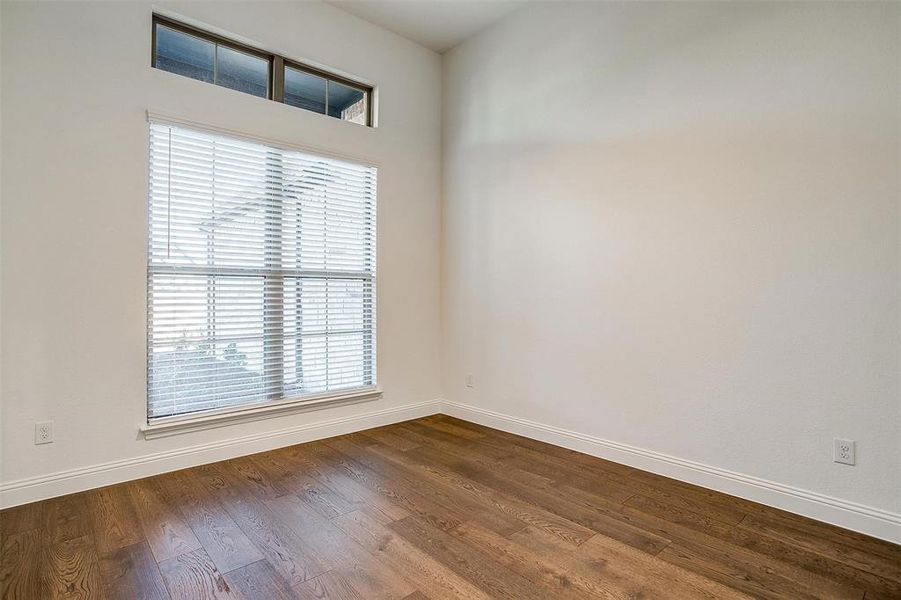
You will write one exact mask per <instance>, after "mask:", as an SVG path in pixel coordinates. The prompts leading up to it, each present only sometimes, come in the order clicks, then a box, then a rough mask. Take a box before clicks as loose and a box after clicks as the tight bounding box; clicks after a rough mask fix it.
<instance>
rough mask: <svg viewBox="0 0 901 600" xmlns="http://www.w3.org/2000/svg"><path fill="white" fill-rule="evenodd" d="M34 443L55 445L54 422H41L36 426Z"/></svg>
mask: <svg viewBox="0 0 901 600" xmlns="http://www.w3.org/2000/svg"><path fill="white" fill-rule="evenodd" d="M34 443H35V444H52V443H53V421H41V422H40V423H35V424H34Z"/></svg>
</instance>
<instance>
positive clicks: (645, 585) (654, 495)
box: [0, 415, 901, 600]
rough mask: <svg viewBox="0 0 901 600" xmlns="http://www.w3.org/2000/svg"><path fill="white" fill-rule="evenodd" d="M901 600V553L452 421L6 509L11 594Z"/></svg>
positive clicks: (2, 532) (1, 539) (2, 588)
mask: <svg viewBox="0 0 901 600" xmlns="http://www.w3.org/2000/svg"><path fill="white" fill-rule="evenodd" d="M748 597H752V598H790V599H813V598H830V599H863V598H865V599H866V600H873V599H880V598H894V599H901V547H899V546H897V545H894V544H890V543H888V542H884V541H880V540H875V539H873V538H869V537H867V536H864V535H861V534H858V533H854V532H850V531H846V530H843V529H840V528H838V527H834V526H832V525H827V524H823V523H818V522H816V521H812V520H810V519H805V518H803V517H800V516H797V515H793V514H790V513H786V512H784V511H781V510H777V509H774V508H770V507H766V506H762V505H759V504H755V503H753V502H749V501H747V500H743V499H740V498H734V497H730V496H727V495H725V494H720V493H718V492H714V491H712V490H707V489H704V488H700V487H698V486H694V485H690V484H686V483H683V482H679V481H674V480H671V479H667V478H665V477H661V476H659V475H655V474H652V473H646V472H642V471H638V470H636V469H632V468H629V467H626V466H624V465H619V464H616V463H611V462H609V461H604V460H600V459H597V458H593V457H590V456H587V455H584V454H579V453H578V452H574V451H572V450H568V449H565V448H559V447H556V446H551V445H548V444H544V443H542V442H538V441H535V440H531V439H528V438H522V437H519V436H516V435H513V434H509V433H505V432H501V431H496V430H492V429H489V428H486V427H482V426H479V425H476V424H473V423H467V422H465V421H461V420H458V419H453V418H450V417H446V416H442V415H436V416H432V417H426V418H424V419H418V420H415V421H408V422H405V423H398V424H395V425H388V426H385V427H379V428H376V429H372V430H369V431H365V432H359V433H355V434H350V435H346V436H340V437H336V438H331V439H327V440H321V441H318V442H311V443H309V444H301V445H297V446H291V447H287V448H282V449H279V450H273V451H269V452H263V453H261V454H257V455H253V456H246V457H242V458H238V459H234V460H229V461H224V462H221V463H214V464H211V465H205V466H202V467H196V468H193V469H186V470H183V471H177V472H174V473H167V474H164V475H160V476H157V477H151V478H148V479H143V480H139V481H132V482H129V483H126V484H121V485H115V486H110V487H105V488H100V489H96V490H91V491H89V492H83V493H79V494H73V495H70V496H63V497H60V498H54V499H52V500H47V501H44V502H38V503H34V504H29V505H25V506H20V507H16V508H12V509H8V510H5V511H2V512H0V598H3V599H6V598H9V599H13V598H15V599H24V600H32V599H41V600H43V599H45V598H66V599H72V598H108V599H110V600H114V599H119V598H128V599H138V600H167V599H171V598H179V599H180V598H190V599H192V600H193V599H195V598H199V599H204V598H241V599H245V600H247V599H253V600H257V599H261V600H281V599H283V598H295V599H296V598H301V599H317V600H327V599H336V598H340V599H346V600H359V599H364V600H369V599H386V600H402V599H408V600H424V599H429V598H430V599H443V598H453V599H467V600H469V599H486V598H516V599H529V598H542V599H544V598H554V599H560V600H572V599H578V598H607V599H619V598H622V599H627V598H680V599H681V598H717V599H719V598H725V599H729V598H748Z"/></svg>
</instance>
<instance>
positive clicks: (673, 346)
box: [442, 3, 901, 539]
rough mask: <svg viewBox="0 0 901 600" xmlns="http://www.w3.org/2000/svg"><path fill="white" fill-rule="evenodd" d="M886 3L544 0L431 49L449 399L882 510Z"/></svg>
mask: <svg viewBox="0 0 901 600" xmlns="http://www.w3.org/2000/svg"><path fill="white" fill-rule="evenodd" d="M899 11H901V5H898V4H892V3H884V4H876V3H772V4H769V3H747V4H745V3H711V4H707V3H579V4H566V5H563V4H557V3H541V4H535V5H530V6H528V7H527V8H525V9H524V10H522V11H520V12H517V13H515V14H514V15H512V17H511V18H509V19H506V20H505V21H502V22H501V23H499V24H498V25H496V26H494V27H492V28H490V29H489V30H487V31H484V32H482V33H481V34H479V35H478V36H476V37H475V38H473V39H470V40H469V41H467V42H466V43H464V44H463V45H462V46H460V47H458V48H456V49H454V50H453V51H451V52H450V53H449V54H448V55H446V56H445V63H444V68H445V73H444V86H445V89H444V106H445V112H444V129H443V131H444V176H443V179H444V200H443V235H444V238H443V270H444V275H443V296H442V299H443V307H444V311H443V314H444V317H443V340H444V346H443V347H444V360H443V367H444V368H443V373H444V392H445V397H446V398H447V399H448V400H450V401H452V402H459V403H464V404H467V405H470V406H474V407H477V408H478V410H480V411H482V412H483V414H487V413H485V412H484V411H494V412H497V413H501V414H502V415H507V416H511V417H515V418H517V419H526V420H530V421H534V422H537V423H539V424H543V425H549V426H553V427H558V428H562V429H565V430H568V431H571V432H576V433H578V434H584V435H586V436H592V437H594V438H599V439H601V440H607V441H613V442H618V443H620V444H627V445H630V446H634V447H638V448H640V449H646V450H650V451H652V452H654V453H663V454H666V455H670V456H673V457H678V458H679V459H683V460H686V461H694V462H696V463H702V464H703V465H709V466H712V467H716V468H718V469H720V470H729V471H733V472H736V473H738V474H743V475H748V476H752V477H758V478H763V479H766V480H769V481H772V482H775V483H776V484H784V485H787V486H791V487H792V488H794V489H797V490H800V492H798V493H800V494H802V495H803V491H804V490H808V491H811V492H815V493H816V494H819V495H822V496H828V497H832V498H837V499H839V500H840V501H841V502H849V503H858V504H862V505H866V506H870V507H875V508H877V509H880V510H881V511H887V512H888V513H894V514H895V516H896V517H897V518H898V520H897V523H901V515H899V513H901V414H899V411H901V406H899V404H901V392H899V275H901V273H899V196H901V187H899V165H901V151H899V141H901V137H899V135H901V133H899V113H901V104H899V99H901V97H899V50H901V48H899V37H901V36H899V34H901V32H899V20H901V12H899ZM467 373H472V374H473V377H474V384H475V385H474V387H473V388H467V387H465V377H466V374H467ZM508 422H512V421H508ZM833 437H847V438H852V439H855V440H857V443H858V445H857V452H858V455H857V460H858V464H857V466H855V467H847V466H842V465H837V464H834V463H833V462H832V439H833ZM721 472H722V471H721ZM822 496H818V497H822ZM861 510H863V511H865V509H861ZM895 526H896V527H898V525H897V524H896V525H895ZM896 531H901V527H899V529H897V530H896ZM899 539H901V537H899Z"/></svg>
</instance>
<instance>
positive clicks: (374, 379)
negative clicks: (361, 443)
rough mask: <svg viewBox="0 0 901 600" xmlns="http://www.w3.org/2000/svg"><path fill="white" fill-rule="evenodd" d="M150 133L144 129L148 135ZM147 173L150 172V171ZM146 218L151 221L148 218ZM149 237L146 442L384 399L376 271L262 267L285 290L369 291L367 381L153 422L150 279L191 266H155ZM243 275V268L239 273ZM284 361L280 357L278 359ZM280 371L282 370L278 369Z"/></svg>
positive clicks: (175, 123)
mask: <svg viewBox="0 0 901 600" xmlns="http://www.w3.org/2000/svg"><path fill="white" fill-rule="evenodd" d="M147 122H148V125H150V127H152V125H153V124H158V125H163V126H168V127H177V128H178V127H181V128H185V129H189V130H195V131H200V132H202V133H206V134H211V135H216V136H226V137H230V138H234V139H237V140H245V141H249V142H253V143H258V144H262V145H264V146H267V147H269V148H272V149H277V150H284V151H288V152H291V151H294V152H302V153H306V154H310V155H313V156H318V157H322V158H326V159H336V160H340V161H349V162H354V163H357V164H359V165H361V166H367V167H374V168H376V169H378V164H377V163H376V162H373V161H371V160H368V159H363V158H360V157H355V156H348V155H343V154H337V153H331V152H323V151H322V150H321V149H316V148H310V147H306V146H303V145H297V144H287V143H285V142H282V141H276V140H272V139H268V138H264V137H259V136H255V135H252V134H246V133H242V132H238V131H233V130H228V129H222V128H219V127H215V126H210V125H203V124H198V123H195V122H191V121H182V120H180V119H177V118H171V117H168V116H164V115H156V114H154V113H151V112H150V111H148V113H147ZM149 130H150V128H148V131H149ZM148 168H150V167H148ZM149 177H150V172H149V171H148V180H149ZM149 194H150V190H149V189H148V195H149ZM152 203H153V201H152V199H151V200H150V201H149V204H148V210H150V211H152ZM376 207H377V204H376V205H374V206H373V218H374V215H375V214H376V211H377V208H376ZM148 218H149V217H148ZM147 235H148V250H147V257H146V264H145V269H146V290H145V298H147V304H146V308H145V319H146V325H145V327H146V329H145V334H146V342H145V348H146V349H147V352H148V353H147V354H146V356H145V367H146V368H147V381H146V385H145V390H146V392H147V394H146V395H145V396H144V409H145V410H144V412H145V415H146V416H145V422H144V424H142V425H141V426H140V427H139V431H140V432H141V433H142V434H143V436H144V438H145V439H147V440H150V439H155V438H159V437H168V436H171V435H177V434H181V433H190V432H194V431H200V430H204V429H210V428H216V427H222V426H224V425H230V424H232V423H241V422H246V421H254V420H259V419H267V418H271V417H274V416H280V415H282V414H290V413H295V412H306V411H310V410H317V409H319V408H322V407H323V406H333V405H334V406H341V405H345V404H355V403H358V402H366V401H371V400H378V399H380V398H381V397H382V390H381V389H380V387H379V384H378V371H377V364H378V361H377V358H376V352H377V350H376V347H375V346H374V343H373V342H374V340H375V336H376V333H375V331H376V330H375V323H376V321H377V308H375V307H376V306H377V302H376V297H377V292H376V289H375V288H376V282H377V279H378V275H377V270H376V269H373V270H372V271H371V272H370V271H330V270H317V269H297V270H292V272H291V275H284V273H282V272H281V269H279V268H272V267H268V268H267V267H265V266H264V267H260V268H259V271H260V273H259V277H261V278H263V280H264V282H266V281H268V280H272V279H278V284H279V285H284V280H285V279H286V278H288V277H296V278H297V279H298V280H302V279H321V278H323V277H324V278H326V279H336V280H352V281H361V282H363V285H364V286H367V285H368V286H369V288H370V289H369V292H368V293H369V294H370V296H369V297H370V298H371V302H370V307H369V309H368V310H367V309H364V312H363V319H364V329H363V330H362V332H361V333H362V334H363V335H364V337H368V340H369V346H368V350H364V358H363V361H364V364H368V365H369V368H368V370H367V372H366V381H365V382H364V383H363V385H361V386H356V387H347V388H338V389H334V390H325V391H320V392H311V393H304V394H296V393H288V394H284V392H285V391H287V390H288V389H289V388H287V387H286V386H285V385H284V384H281V385H279V386H278V387H279V389H280V390H281V391H282V392H283V394H282V395H274V396H271V397H269V398H267V399H265V400H261V401H258V402H249V403H246V404H237V405H234V406H225V407H219V408H211V409H204V410H198V411H191V412H185V413H176V414H172V415H161V416H156V417H152V416H151V415H150V411H149V408H150V405H149V401H150V389H151V386H150V372H149V367H150V364H151V360H150V354H149V352H150V346H151V344H150V342H151V339H152V322H153V313H152V307H151V305H150V302H149V297H150V290H151V278H152V276H153V275H154V274H159V273H163V274H165V273H168V272H173V273H176V272H178V273H190V271H192V270H193V269H191V268H190V267H187V268H186V267H183V266H174V267H170V266H165V265H156V266H154V264H153V261H152V257H151V251H150V249H149V244H151V242H150V241H149V240H150V236H152V231H151V226H150V223H149V222H148V224H147ZM367 235H372V236H373V240H372V244H373V251H374V252H376V253H377V246H378V241H377V240H378V234H377V229H374V230H372V231H368V232H367ZM212 270H213V271H218V270H219V269H218V268H214V269H212ZM222 270H223V271H224V272H227V271H229V267H223V268H222ZM238 270H240V271H241V272H242V274H243V273H244V271H245V270H246V269H243V268H238ZM200 271H202V272H203V273H208V272H209V271H210V269H209V268H205V269H204V268H200ZM281 335H282V338H283V337H284V335H285V331H284V329H282V332H281ZM283 358H284V357H283V356H282V357H280V360H281V359H283ZM266 368H267V369H271V368H272V366H271V365H269V366H267V367H266ZM279 370H281V369H280V367H279Z"/></svg>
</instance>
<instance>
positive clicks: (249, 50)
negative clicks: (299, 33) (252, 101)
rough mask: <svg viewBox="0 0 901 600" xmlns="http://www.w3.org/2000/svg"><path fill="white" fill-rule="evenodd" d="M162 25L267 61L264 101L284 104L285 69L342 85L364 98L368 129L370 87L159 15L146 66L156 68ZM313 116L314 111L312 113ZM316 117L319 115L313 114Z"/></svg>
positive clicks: (369, 124) (369, 119)
mask: <svg viewBox="0 0 901 600" xmlns="http://www.w3.org/2000/svg"><path fill="white" fill-rule="evenodd" d="M157 25H163V26H165V27H168V28H170V29H174V30H176V31H180V32H181V33H185V34H188V35H193V36H194V37H198V38H200V39H203V40H206V41H209V42H213V43H215V44H219V45H221V46H225V47H227V48H231V49H233V50H237V51H239V52H244V53H245V54H250V55H252V56H257V57H259V58H263V59H266V60H268V61H269V89H268V90H267V95H268V98H267V99H268V100H274V101H276V102H279V103H282V104H284V102H285V67H290V68H292V69H296V70H298V71H303V72H305V73H309V74H310V75H315V76H317V77H322V78H323V79H327V80H329V81H334V82H335V83H340V84H341V85H345V86H347V87H351V88H354V89H357V90H360V91H361V92H364V93H365V94H366V126H367V127H372V124H373V115H372V112H373V111H372V108H373V87H372V86H371V85H366V84H365V83H360V82H359V81H354V80H352V79H347V78H346V77H342V76H340V75H336V74H335V73H330V72H329V71H324V70H322V69H319V68H316V67H311V66H309V65H305V64H304V63H302V62H299V61H296V60H292V59H290V58H286V57H284V56H282V55H280V54H273V53H271V52H266V51H264V50H260V49H259V48H254V47H253V46H248V45H247V44H242V43H241V42H236V41H234V40H231V39H229V38H227V37H223V36H221V35H218V34H215V33H210V32H209V31H204V30H203V29H198V28H197V27H194V26H191V25H185V24H184V23H181V22H179V21H176V20H173V19H170V18H169V17H164V16H162V15H159V14H156V13H154V14H153V25H152V28H153V30H152V32H151V39H152V42H151V47H150V66H151V67H156V26H157ZM313 112H315V111H313ZM317 114H320V113H317Z"/></svg>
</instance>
